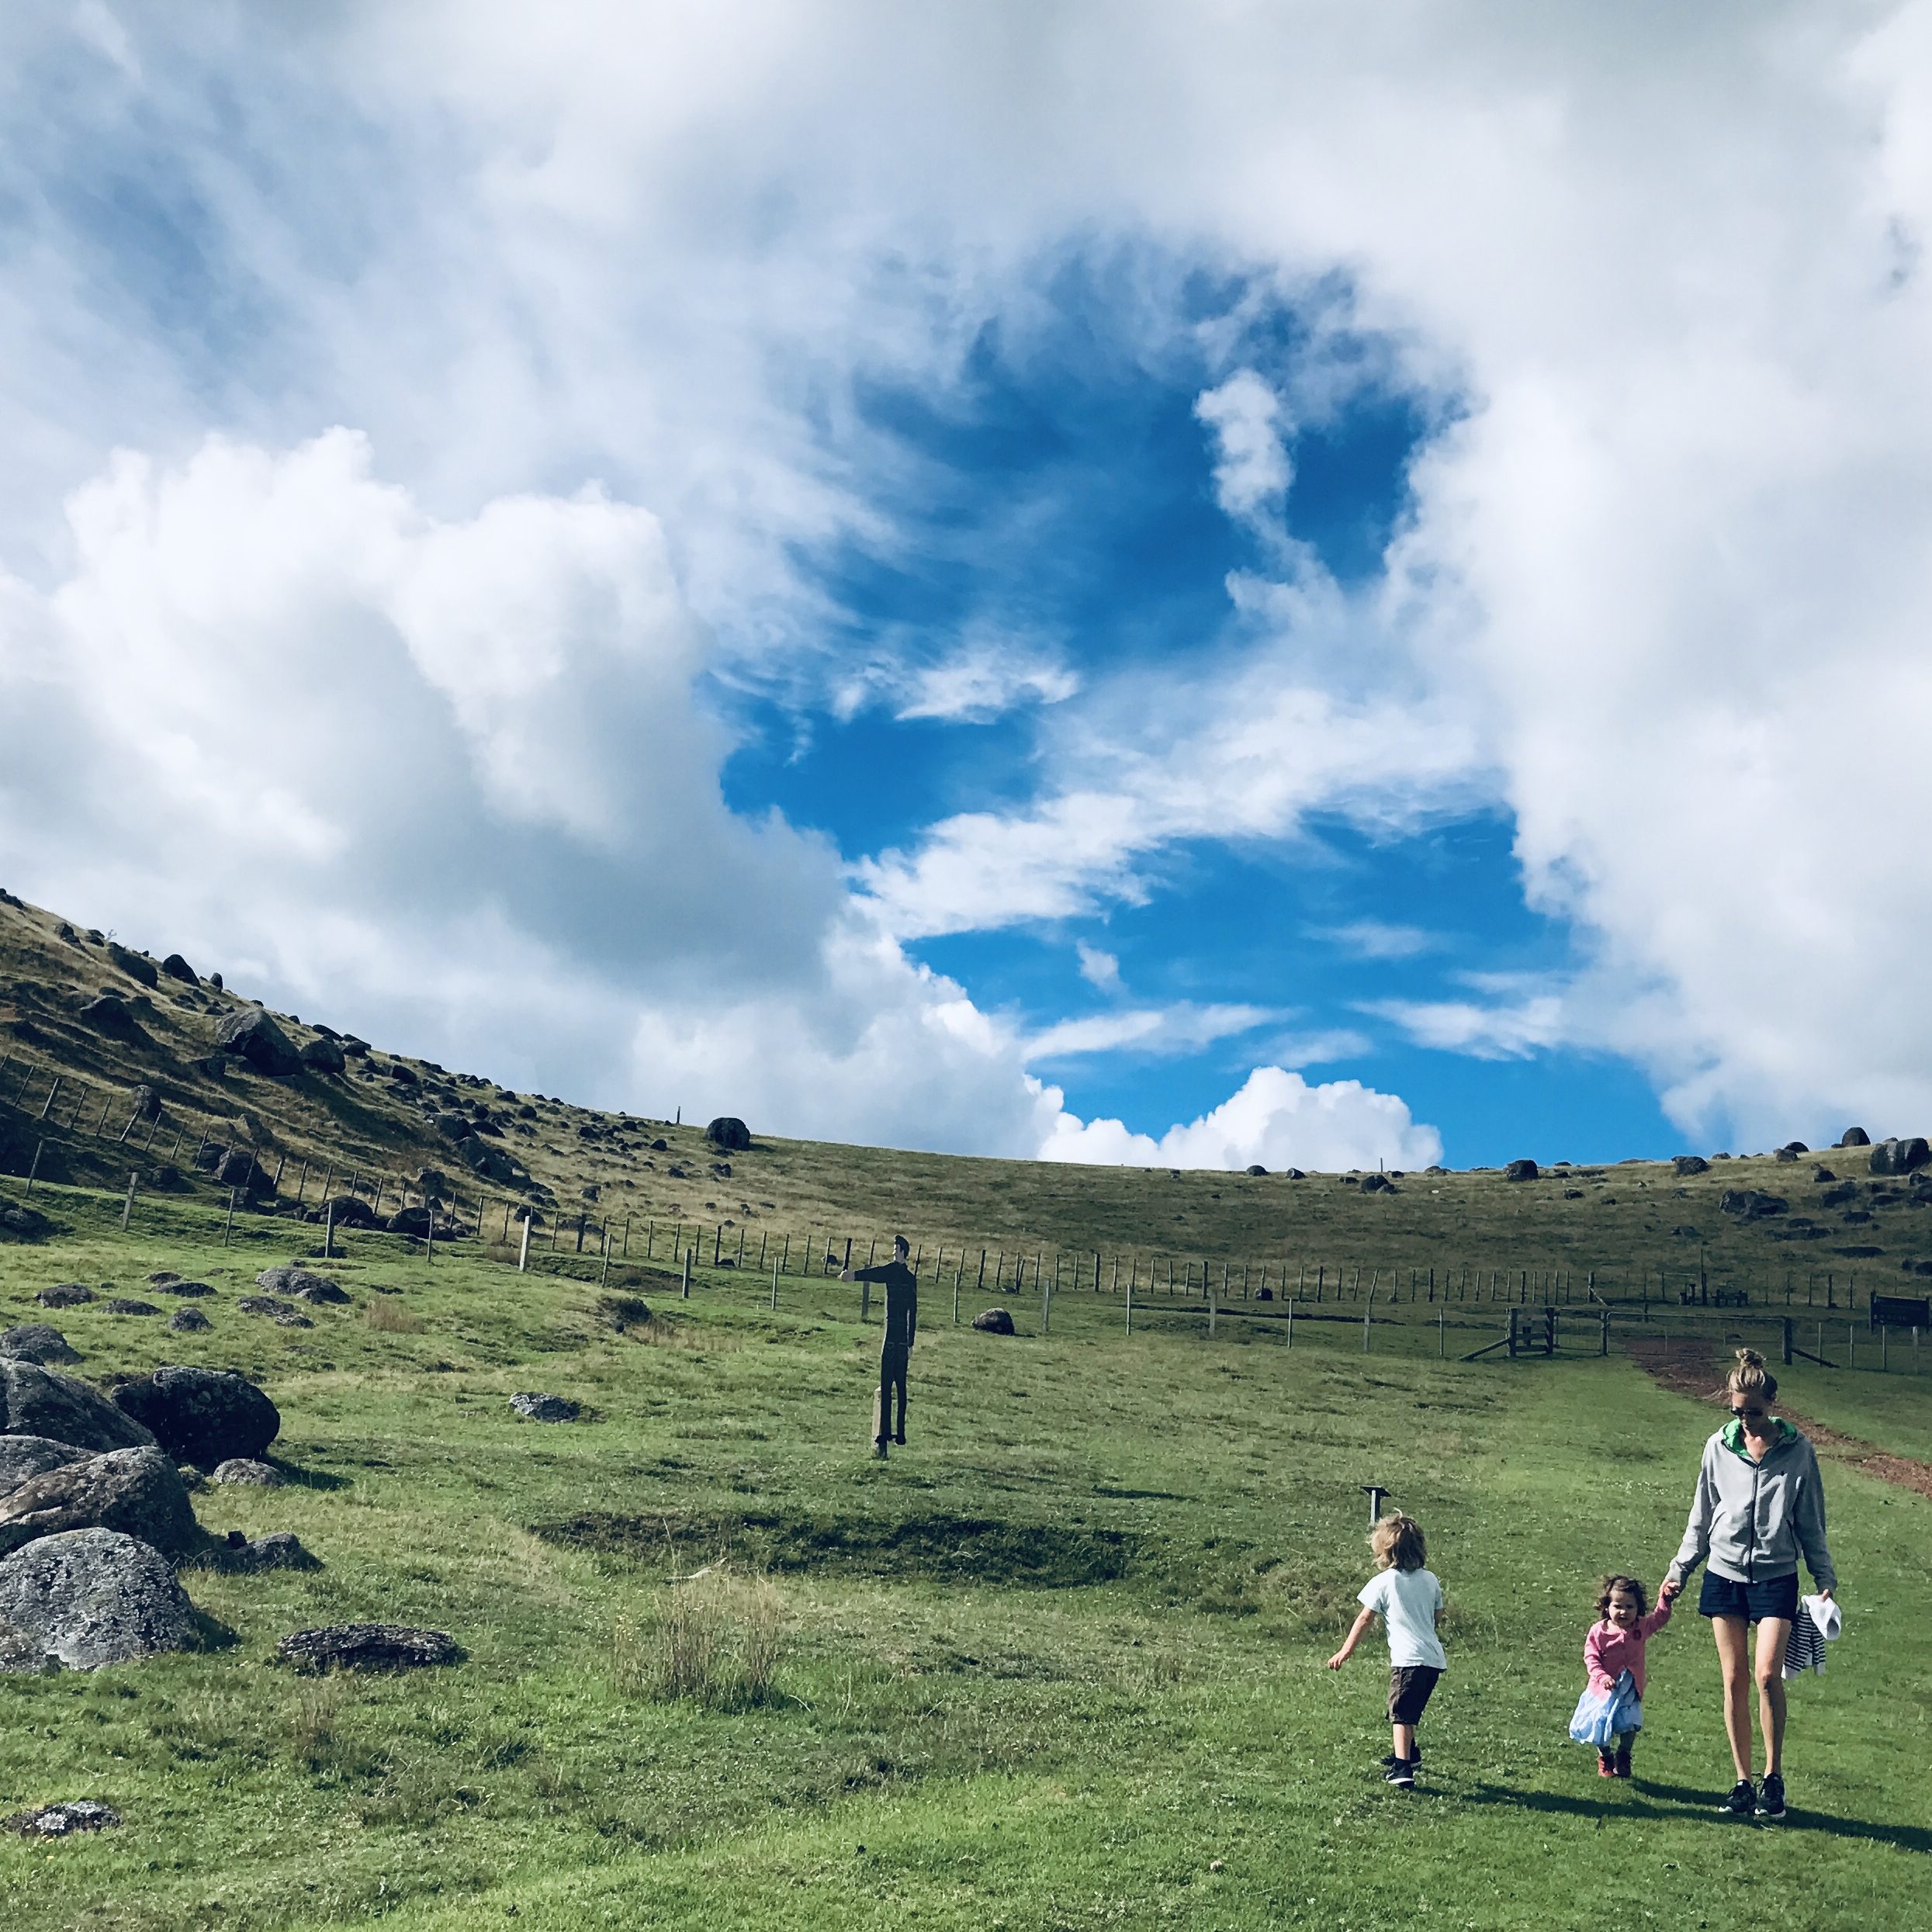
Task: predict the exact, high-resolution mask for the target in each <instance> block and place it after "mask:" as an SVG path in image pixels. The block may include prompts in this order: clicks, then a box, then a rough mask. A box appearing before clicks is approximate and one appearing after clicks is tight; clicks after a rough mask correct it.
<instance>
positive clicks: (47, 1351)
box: [0, 1321, 81, 1368]
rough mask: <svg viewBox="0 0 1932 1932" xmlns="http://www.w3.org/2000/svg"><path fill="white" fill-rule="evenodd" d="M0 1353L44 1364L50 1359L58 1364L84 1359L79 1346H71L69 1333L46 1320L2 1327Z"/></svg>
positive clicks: (56, 1365) (55, 1364)
mask: <svg viewBox="0 0 1932 1932" xmlns="http://www.w3.org/2000/svg"><path fill="white" fill-rule="evenodd" d="M0 1355H10V1356H13V1357H15V1358H16V1359H17V1360H19V1361H21V1362H39V1363H40V1364H41V1366H43V1367H45V1366H47V1365H48V1364H49V1363H51V1364H52V1365H53V1366H54V1367H56V1368H64V1366H66V1365H67V1364H68V1362H78V1361H79V1360H80V1359H81V1352H80V1351H79V1349H75V1348H72V1347H70V1346H69V1345H68V1338H67V1337H66V1336H65V1335H62V1334H61V1331H60V1330H59V1329H58V1328H53V1327H50V1325H49V1324H47V1323H46V1322H44V1321H28V1322H23V1324H21V1325H20V1326H19V1328H8V1329H6V1330H4V1331H0Z"/></svg>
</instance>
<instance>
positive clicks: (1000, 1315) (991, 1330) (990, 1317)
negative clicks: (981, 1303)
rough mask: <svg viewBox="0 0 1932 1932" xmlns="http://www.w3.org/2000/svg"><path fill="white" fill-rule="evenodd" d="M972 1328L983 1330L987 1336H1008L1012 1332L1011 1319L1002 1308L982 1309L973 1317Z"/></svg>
mask: <svg viewBox="0 0 1932 1932" xmlns="http://www.w3.org/2000/svg"><path fill="white" fill-rule="evenodd" d="M973 1326H974V1327H975V1328H981V1329H984V1330H985V1332H986V1333H987V1334H988V1335H1011V1334H1013V1332H1014V1329H1013V1317H1012V1316H1011V1315H1010V1314H1009V1313H1008V1312H1007V1311H1006V1310H1005V1309H1004V1308H982V1309H981V1310H980V1311H979V1313H978V1314H976V1315H975V1316H974V1317H973Z"/></svg>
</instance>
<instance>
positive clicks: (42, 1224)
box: [0, 1197, 54, 1241]
mask: <svg viewBox="0 0 1932 1932" xmlns="http://www.w3.org/2000/svg"><path fill="white" fill-rule="evenodd" d="M53 1226H54V1224H53V1223H52V1222H51V1221H50V1220H48V1219H47V1217H46V1215H44V1214H42V1213H41V1212H40V1210H39V1209H38V1208H37V1207H28V1206H27V1204H26V1203H25V1202H24V1201H10V1200H5V1198H3V1197H0V1241H41V1240H44V1239H45V1238H46V1237H47V1234H48V1232H49V1231H50V1230H51V1229H52V1227H53Z"/></svg>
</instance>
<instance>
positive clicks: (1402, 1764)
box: [1383, 1757, 1415, 1791]
mask: <svg viewBox="0 0 1932 1932" xmlns="http://www.w3.org/2000/svg"><path fill="white" fill-rule="evenodd" d="M1383 1778H1384V1780H1385V1781H1386V1782H1387V1783H1389V1784H1391V1785H1394V1786H1395V1787H1396V1788H1397V1789H1398V1790H1401V1791H1413V1790H1414V1788H1415V1764H1414V1761H1413V1760H1412V1759H1410V1758H1407V1757H1398V1758H1397V1760H1396V1761H1395V1762H1394V1764H1391V1765H1390V1767H1389V1768H1388V1770H1387V1771H1386V1772H1384V1773H1383Z"/></svg>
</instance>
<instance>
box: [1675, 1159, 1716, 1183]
mask: <svg viewBox="0 0 1932 1932" xmlns="http://www.w3.org/2000/svg"><path fill="white" fill-rule="evenodd" d="M1671 1168H1672V1169H1673V1170H1674V1172H1675V1173H1676V1175H1677V1176H1678V1179H1680V1180H1688V1179H1689V1178H1690V1176H1691V1175H1693V1174H1708V1173H1709V1172H1710V1171H1711V1164H1710V1162H1709V1161H1707V1160H1705V1158H1704V1156H1703V1155H1701V1154H1678V1155H1673V1156H1672V1157H1671Z"/></svg>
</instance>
